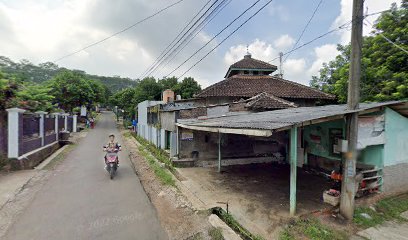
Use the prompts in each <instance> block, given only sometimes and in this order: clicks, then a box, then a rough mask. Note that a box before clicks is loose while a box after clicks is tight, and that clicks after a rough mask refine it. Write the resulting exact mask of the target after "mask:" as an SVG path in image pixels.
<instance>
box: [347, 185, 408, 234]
mask: <svg viewBox="0 0 408 240" xmlns="http://www.w3.org/2000/svg"><path fill="white" fill-rule="evenodd" d="M405 211H408V193H406V194H402V195H399V196H394V197H388V198H385V199H382V200H380V201H378V202H377V203H376V204H375V205H374V206H373V207H358V208H357V209H356V211H355V213H354V220H353V221H354V223H355V224H356V225H357V226H358V227H360V228H369V227H374V226H376V225H379V224H382V223H384V222H385V221H390V220H396V221H400V222H407V219H405V218H403V217H401V213H403V212H405Z"/></svg>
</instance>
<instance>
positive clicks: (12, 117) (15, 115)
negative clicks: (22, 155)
mask: <svg viewBox="0 0 408 240" xmlns="http://www.w3.org/2000/svg"><path fill="white" fill-rule="evenodd" d="M6 111H7V115H8V155H7V156H8V158H18V157H19V146H20V145H19V144H20V141H19V140H20V134H23V133H20V132H19V128H20V125H19V124H20V114H23V113H24V112H25V110H24V109H20V108H9V109H6Z"/></svg>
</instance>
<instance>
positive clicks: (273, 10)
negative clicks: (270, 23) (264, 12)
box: [268, 3, 290, 22]
mask: <svg viewBox="0 0 408 240" xmlns="http://www.w3.org/2000/svg"><path fill="white" fill-rule="evenodd" d="M268 12H269V14H270V15H271V16H277V17H278V18H279V19H280V20H281V21H282V22H287V21H289V19H290V14H289V11H288V10H287V8H286V7H285V6H283V5H280V4H274V3H272V4H271V6H270V7H269V8H268Z"/></svg>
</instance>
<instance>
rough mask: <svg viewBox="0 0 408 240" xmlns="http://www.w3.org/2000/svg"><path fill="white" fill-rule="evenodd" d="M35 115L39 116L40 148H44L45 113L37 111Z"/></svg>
mask: <svg viewBox="0 0 408 240" xmlns="http://www.w3.org/2000/svg"><path fill="white" fill-rule="evenodd" d="M35 113H36V114H38V115H39V116H40V132H39V135H40V138H41V146H44V145H45V131H44V124H45V121H44V117H45V114H47V112H43V111H38V112H35Z"/></svg>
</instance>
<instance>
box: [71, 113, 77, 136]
mask: <svg viewBox="0 0 408 240" xmlns="http://www.w3.org/2000/svg"><path fill="white" fill-rule="evenodd" d="M77 125H78V116H77V115H72V131H73V132H77Z"/></svg>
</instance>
